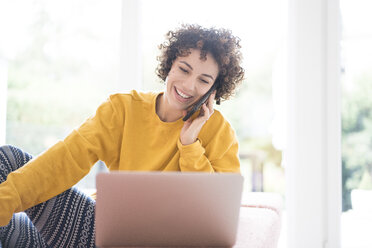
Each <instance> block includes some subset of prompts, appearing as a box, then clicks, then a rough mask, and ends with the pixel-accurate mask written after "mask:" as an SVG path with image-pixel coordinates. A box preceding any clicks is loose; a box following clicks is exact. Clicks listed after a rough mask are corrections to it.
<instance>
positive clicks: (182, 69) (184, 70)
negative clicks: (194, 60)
mask: <svg viewBox="0 0 372 248" xmlns="http://www.w3.org/2000/svg"><path fill="white" fill-rule="evenodd" d="M179 68H180V70H181V71H183V72H186V73H187V72H189V71H188V70H186V69H184V68H182V67H179Z"/></svg>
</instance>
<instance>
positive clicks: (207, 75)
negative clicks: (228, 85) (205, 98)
mask: <svg viewBox="0 0 372 248" xmlns="http://www.w3.org/2000/svg"><path fill="white" fill-rule="evenodd" d="M202 75H203V76H205V77H209V78H211V79H212V80H214V78H213V77H212V76H211V75H209V74H202Z"/></svg>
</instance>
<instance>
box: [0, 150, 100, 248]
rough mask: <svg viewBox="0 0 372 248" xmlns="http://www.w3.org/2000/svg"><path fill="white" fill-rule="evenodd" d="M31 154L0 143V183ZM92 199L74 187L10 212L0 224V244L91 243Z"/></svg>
mask: <svg viewBox="0 0 372 248" xmlns="http://www.w3.org/2000/svg"><path fill="white" fill-rule="evenodd" d="M31 158H32V157H31V155H29V154H27V153H25V152H23V151H21V150H20V149H18V148H16V147H13V146H2V147H0V183H1V182H4V181H5V180H6V178H7V176H8V174H9V173H10V172H12V171H14V170H16V169H18V168H19V167H21V166H23V165H24V164H25V163H27V161H29V160H30V159H31ZM94 212H95V201H94V200H92V199H91V198H90V197H88V196H86V195H85V194H83V193H82V192H80V191H79V190H77V189H76V188H71V189H69V190H67V191H65V192H63V193H61V194H59V195H57V196H56V197H54V198H52V199H50V200H48V201H46V202H43V203H41V204H39V205H36V206H34V207H32V208H29V209H27V210H26V211H25V212H24V213H16V214H14V215H13V218H12V220H11V221H10V223H9V224H8V225H7V226H5V227H0V247H3V248H6V247H22V248H26V247H41V248H42V247H95V222H94Z"/></svg>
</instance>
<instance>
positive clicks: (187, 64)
mask: <svg viewBox="0 0 372 248" xmlns="http://www.w3.org/2000/svg"><path fill="white" fill-rule="evenodd" d="M180 63H182V64H185V65H186V66H187V67H189V68H190V69H191V70H194V69H193V68H192V66H191V65H190V64H189V63H187V62H186V61H180ZM202 76H205V77H209V78H211V79H212V80H214V78H213V77H212V76H211V75H209V74H202Z"/></svg>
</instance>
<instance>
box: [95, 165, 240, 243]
mask: <svg viewBox="0 0 372 248" xmlns="http://www.w3.org/2000/svg"><path fill="white" fill-rule="evenodd" d="M96 186H97V202H96V244H97V245H98V246H100V247H106V246H158V247H166V246H233V245H234V243H235V241H236V233H237V227H238V218H239V209H240V202H241V193H242V187H243V177H242V176H241V175H240V174H236V173H214V174H209V173H194V172H190V173H185V172H182V173H181V172H112V173H101V174H98V175H97V181H96Z"/></svg>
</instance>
